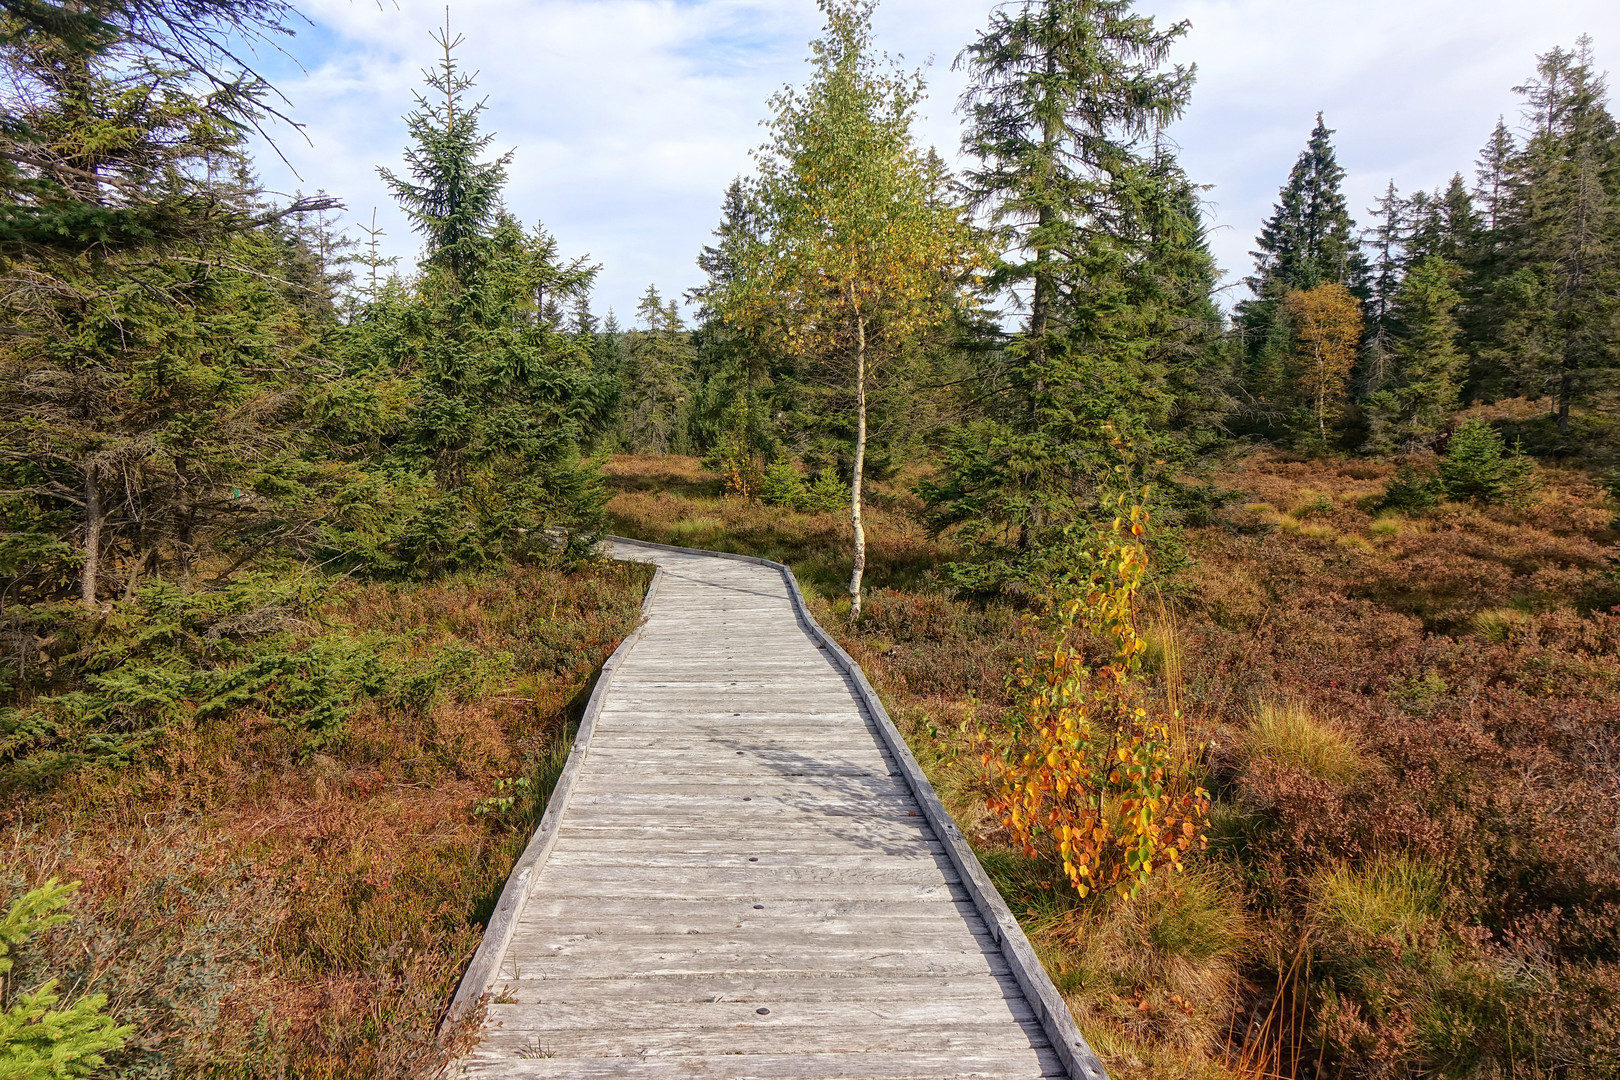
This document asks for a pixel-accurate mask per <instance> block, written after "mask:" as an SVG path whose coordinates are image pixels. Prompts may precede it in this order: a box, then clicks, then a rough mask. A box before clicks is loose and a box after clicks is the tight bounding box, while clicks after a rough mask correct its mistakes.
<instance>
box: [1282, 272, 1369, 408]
mask: <svg viewBox="0 0 1620 1080" xmlns="http://www.w3.org/2000/svg"><path fill="white" fill-rule="evenodd" d="M1283 302H1284V304H1285V305H1286V306H1287V308H1288V313H1289V315H1290V316H1291V317H1292V318H1293V320H1294V346H1295V352H1296V356H1295V362H1296V363H1297V364H1298V375H1297V376H1296V382H1297V384H1298V388H1299V392H1300V396H1301V397H1304V398H1306V399H1308V400H1309V401H1310V402H1311V408H1312V412H1313V413H1314V415H1315V419H1316V427H1317V433H1318V435H1319V436H1320V437H1321V438H1323V439H1326V438H1327V429H1328V422H1329V421H1330V420H1333V419H1335V418H1336V417H1337V416H1338V414H1339V410H1340V407H1341V406H1342V404H1343V401H1344V396H1345V390H1346V388H1347V387H1348V386H1349V383H1350V371H1351V369H1352V368H1353V367H1355V363H1356V357H1357V355H1358V354H1359V352H1360V349H1361V304H1360V302H1359V301H1357V300H1356V298H1355V297H1354V296H1353V295H1351V293H1350V290H1349V289H1346V288H1345V287H1344V286H1343V285H1338V284H1327V285H1318V286H1317V287H1316V288H1314V289H1296V290H1294V291H1293V292H1290V293H1289V294H1288V295H1287V296H1286V297H1284V300H1283Z"/></svg>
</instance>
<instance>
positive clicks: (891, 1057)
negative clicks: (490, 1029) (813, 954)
mask: <svg viewBox="0 0 1620 1080" xmlns="http://www.w3.org/2000/svg"><path fill="white" fill-rule="evenodd" d="M526 1052H527V1053H529V1054H530V1055H531V1056H529V1057H520V1058H517V1059H515V1060H514V1059H510V1058H503V1059H498V1060H493V1061H469V1062H468V1063H467V1064H466V1065H465V1066H464V1069H465V1071H464V1072H463V1074H462V1075H464V1076H466V1077H467V1078H468V1080H493V1078H496V1077H509V1078H510V1080H540V1078H550V1077H577V1078H578V1080H606V1078H609V1077H633V1078H635V1080H692V1078H693V1077H703V1078H704V1080H801V1078H808V1077H818V1078H827V1080H832V1078H836V1080H1037V1078H1039V1077H1046V1076H1063V1075H1065V1073H1064V1071H1063V1066H1062V1063H1061V1062H1060V1061H1059V1060H1058V1059H1057V1057H1056V1056H1055V1055H1053V1054H1052V1053H1051V1051H1049V1050H1048V1051H1034V1052H1033V1056H1034V1058H1035V1060H1034V1061H1033V1062H1030V1061H1022V1060H1017V1059H1015V1058H1012V1057H1011V1056H1010V1055H1007V1054H969V1053H961V1052H957V1053H950V1052H939V1051H914V1052H908V1053H876V1054H873V1053H865V1054H863V1053H847V1054H832V1053H829V1054H730V1053H720V1054H703V1055H698V1054H692V1055H686V1054H682V1055H679V1056H676V1055H647V1056H645V1057H643V1056H641V1055H639V1054H638V1055H635V1056H631V1057H622V1058H600V1057H598V1058H565V1057H557V1056H554V1055H553V1056H547V1055H548V1054H550V1053H551V1052H550V1051H548V1050H545V1049H544V1048H543V1046H542V1045H541V1044H540V1043H539V1042H538V1041H536V1042H535V1043H534V1044H532V1046H531V1047H530V1048H528V1050H527V1051H526Z"/></svg>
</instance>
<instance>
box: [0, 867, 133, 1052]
mask: <svg viewBox="0 0 1620 1080" xmlns="http://www.w3.org/2000/svg"><path fill="white" fill-rule="evenodd" d="M78 887H79V883H78V882H77V881H74V882H70V883H68V884H66V885H63V884H61V883H59V882H58V881H57V880H56V879H55V878H51V879H50V880H49V881H47V882H45V884H44V885H41V886H40V887H39V888H37V889H32V890H30V891H29V892H26V893H24V894H23V895H22V896H20V897H18V898H17V899H16V900H15V901H13V902H12V905H11V907H10V909H8V910H7V911H6V914H5V917H4V918H0V980H3V983H0V986H3V991H0V1007H3V1009H4V1011H0V1076H4V1077H6V1078H7V1080H68V1078H74V1077H86V1076H91V1075H93V1074H94V1073H95V1072H96V1071H97V1070H98V1069H100V1068H101V1067H102V1066H103V1065H105V1064H106V1063H107V1059H106V1056H105V1055H106V1054H107V1053H109V1052H110V1051H113V1050H120V1049H122V1048H123V1045H124V1040H125V1039H127V1038H128V1037H129V1036H130V1035H132V1034H133V1033H134V1031H135V1027H134V1025H132V1024H124V1025H119V1024H118V1023H117V1022H115V1021H114V1020H113V1018H112V1017H110V1016H106V1015H103V1013H102V1010H103V1009H105V1008H106V1007H107V995H106V994H89V995H86V996H84V997H81V998H78V999H77V1000H76V1001H74V1002H73V1003H72V1004H71V1005H69V1006H68V1007H67V1008H58V1006H59V1005H61V1004H62V995H61V994H59V993H57V992H56V987H57V980H56V979H47V980H45V982H43V983H41V984H40V985H39V986H37V987H35V988H34V989H33V990H17V989H15V988H14V987H13V986H12V985H11V972H12V967H13V965H14V963H15V960H14V958H13V957H12V955H11V954H12V952H13V951H14V950H15V949H16V948H17V946H19V945H22V944H23V943H25V942H27V941H29V940H31V939H32V938H34V937H36V936H37V935H39V934H41V933H43V932H44V931H46V930H48V929H50V928H51V927H53V926H58V925H60V924H62V923H65V922H67V921H69V919H70V918H71V916H69V915H67V914H65V913H63V912H61V911H60V910H59V909H61V908H62V907H64V906H66V905H67V900H68V897H69V896H70V895H72V893H73V891H74V890H75V889H77V888H78Z"/></svg>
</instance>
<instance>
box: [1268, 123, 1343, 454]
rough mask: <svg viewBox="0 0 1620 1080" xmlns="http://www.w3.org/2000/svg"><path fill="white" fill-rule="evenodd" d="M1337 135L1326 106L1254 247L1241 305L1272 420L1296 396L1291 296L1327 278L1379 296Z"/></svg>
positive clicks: (1330, 282)
mask: <svg viewBox="0 0 1620 1080" xmlns="http://www.w3.org/2000/svg"><path fill="white" fill-rule="evenodd" d="M1332 136H1333V131H1332V129H1331V128H1329V127H1328V126H1327V124H1326V122H1325V121H1324V120H1323V118H1322V114H1320V113H1318V114H1317V116H1316V126H1315V127H1314V128H1312V130H1311V137H1310V141H1309V142H1308V143H1307V145H1306V147H1305V150H1304V151H1303V152H1302V153H1301V154H1300V155H1299V159H1298V160H1297V161H1296V162H1295V163H1294V167H1293V169H1292V170H1291V171H1290V172H1289V175H1288V182H1287V183H1286V184H1284V185H1283V187H1282V191H1281V193H1280V194H1279V196H1278V199H1277V204H1276V206H1275V207H1274V208H1273V211H1272V214H1271V216H1270V217H1269V218H1267V219H1266V221H1265V223H1264V224H1263V225H1262V226H1261V230H1260V235H1259V237H1258V238H1257V239H1256V241H1255V246H1256V248H1257V250H1255V251H1253V252H1251V254H1252V255H1253V256H1254V259H1255V269H1254V273H1253V274H1252V275H1251V276H1250V277H1248V278H1247V279H1245V284H1247V285H1248V287H1249V290H1250V292H1252V293H1253V299H1250V300H1245V301H1243V302H1242V303H1240V304H1238V306H1237V312H1236V315H1237V324H1238V327H1239V328H1240V330H1241V331H1242V334H1243V339H1244V347H1245V351H1246V353H1247V355H1248V364H1247V368H1248V370H1247V384H1248V388H1249V393H1250V395H1251V398H1252V399H1253V400H1254V402H1255V403H1256V408H1255V411H1256V413H1257V414H1258V415H1259V416H1260V417H1261V418H1262V419H1263V420H1264V421H1265V422H1268V423H1272V422H1275V421H1276V420H1278V419H1279V418H1280V417H1282V416H1285V415H1288V414H1289V413H1290V411H1291V409H1292V406H1293V405H1294V404H1295V402H1293V400H1292V382H1291V380H1290V378H1289V376H1288V373H1287V372H1288V365H1289V358H1290V357H1291V356H1292V355H1293V353H1294V343H1293V337H1292V329H1291V327H1290V324H1289V317H1288V312H1287V310H1286V308H1285V306H1284V305H1283V303H1282V300H1283V297H1284V296H1286V295H1287V294H1288V293H1290V292H1294V291H1300V292H1308V291H1311V290H1313V289H1316V288H1319V287H1321V286H1324V285H1338V286H1342V287H1343V288H1345V289H1346V290H1348V291H1349V293H1350V294H1351V295H1352V296H1355V297H1356V298H1357V299H1359V300H1363V301H1365V300H1367V299H1368V298H1369V297H1370V296H1371V285H1370V282H1369V280H1368V278H1369V274H1368V268H1367V262H1366V259H1365V257H1364V256H1363V254H1362V251H1361V243H1360V240H1359V238H1358V235H1357V232H1356V225H1355V222H1354V221H1353V220H1352V219H1351V217H1350V211H1349V206H1348V204H1347V203H1346V201H1345V197H1344V192H1343V190H1342V184H1343V181H1344V170H1343V169H1342V168H1340V166H1339V162H1338V156H1337V154H1336V153H1335V152H1334V149H1333V140H1332ZM1313 415H1314V409H1313ZM1315 426H1318V427H1319V426H1320V425H1315Z"/></svg>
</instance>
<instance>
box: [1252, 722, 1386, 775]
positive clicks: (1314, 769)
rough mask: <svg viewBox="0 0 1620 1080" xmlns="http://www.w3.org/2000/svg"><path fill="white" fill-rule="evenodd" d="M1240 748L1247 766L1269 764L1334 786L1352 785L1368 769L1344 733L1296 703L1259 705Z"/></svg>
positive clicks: (1366, 763) (1365, 760) (1361, 756)
mask: <svg viewBox="0 0 1620 1080" xmlns="http://www.w3.org/2000/svg"><path fill="white" fill-rule="evenodd" d="M1239 746H1240V747H1241V749H1242V753H1243V757H1244V759H1245V761H1246V763H1247V764H1249V765H1250V766H1253V765H1254V764H1255V763H1257V762H1262V761H1264V762H1270V763H1272V764H1274V765H1283V766H1287V767H1290V768H1296V769H1300V770H1303V771H1304V772H1305V773H1307V774H1308V775H1310V776H1313V777H1315V778H1317V779H1318V780H1328V781H1331V782H1333V783H1336V784H1345V785H1350V784H1354V783H1355V782H1356V781H1357V780H1359V779H1361V778H1362V777H1363V776H1364V775H1366V773H1367V772H1368V769H1369V765H1368V762H1367V759H1366V758H1365V757H1364V756H1363V755H1362V753H1361V751H1360V750H1359V749H1357V747H1356V744H1355V743H1354V742H1353V741H1352V740H1351V739H1350V737H1349V736H1348V735H1346V734H1345V733H1344V731H1342V730H1341V729H1340V728H1338V727H1336V726H1334V725H1332V724H1328V723H1324V722H1323V721H1321V720H1318V719H1317V718H1316V717H1314V716H1312V715H1311V712H1310V710H1309V708H1307V707H1306V706H1305V705H1304V703H1302V702H1299V701H1282V702H1268V703H1266V704H1263V705H1261V706H1260V707H1259V708H1257V709H1256V710H1255V711H1254V717H1253V719H1252V720H1251V721H1250V722H1249V726H1248V728H1247V729H1245V731H1244V732H1243V735H1242V738H1241V742H1240V743H1239Z"/></svg>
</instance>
